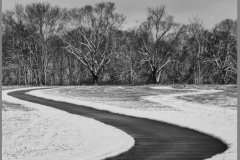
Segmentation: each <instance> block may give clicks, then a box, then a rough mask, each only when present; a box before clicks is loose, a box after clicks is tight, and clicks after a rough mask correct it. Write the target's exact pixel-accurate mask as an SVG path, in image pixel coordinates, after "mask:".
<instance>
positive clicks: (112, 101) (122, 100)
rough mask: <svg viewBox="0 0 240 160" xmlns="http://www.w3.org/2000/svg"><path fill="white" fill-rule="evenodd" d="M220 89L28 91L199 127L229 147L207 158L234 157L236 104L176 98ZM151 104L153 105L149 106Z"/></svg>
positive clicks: (110, 88) (116, 111) (67, 89)
mask: <svg viewBox="0 0 240 160" xmlns="http://www.w3.org/2000/svg"><path fill="white" fill-rule="evenodd" d="M221 92H222V91H221V90H213V89H210V90H209V89H207V90H200V89H184V90H183V89H174V88H171V87H169V86H158V87H152V88H149V87H142V88H141V87H140V88H138V87H100V86H99V87H98V86H91V87H61V88H60V89H51V90H42V91H41V90H37V91H32V92H30V93H29V94H31V95H35V96H39V97H44V98H47V99H53V100H57V101H66V102H69V103H74V104H81V105H86V106H89V107H93V108H96V109H100V110H108V111H111V112H114V113H121V114H125V115H131V116H135V117H144V118H148V119H154V120H159V121H164V122H167V123H171V124H176V125H179V126H184V127H187V128H192V129H195V130H199V131H201V132H203V133H206V134H209V135H212V136H214V137H218V138H219V139H221V140H222V141H224V142H225V143H226V144H228V146H229V148H228V150H227V151H225V152H224V153H222V154H219V155H215V156H213V157H212V158H210V159H212V160H236V159H237V107H222V106H216V105H214V104H211V103H210V104H207V105H206V104H201V103H196V102H189V101H185V100H183V99H179V98H177V97H184V96H192V95H200V94H205V95H211V94H216V93H221ZM49 95H51V96H49ZM151 105H152V106H153V107H149V106H151ZM225 105H226V104H225ZM231 105H232V104H231Z"/></svg>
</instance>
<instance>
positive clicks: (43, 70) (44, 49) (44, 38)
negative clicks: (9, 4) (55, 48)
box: [26, 3, 61, 85]
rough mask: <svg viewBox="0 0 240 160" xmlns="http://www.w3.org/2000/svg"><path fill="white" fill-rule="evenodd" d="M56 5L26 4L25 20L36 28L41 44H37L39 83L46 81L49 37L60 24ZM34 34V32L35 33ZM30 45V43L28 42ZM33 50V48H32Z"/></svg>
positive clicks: (59, 13)
mask: <svg viewBox="0 0 240 160" xmlns="http://www.w3.org/2000/svg"><path fill="white" fill-rule="evenodd" d="M60 11H61V10H60V8H59V7H58V6H54V7H51V5H50V4H49V3H31V4H29V5H27V6H26V20H27V22H28V25H29V26H32V28H35V29H36V33H37V34H38V35H39V37H37V39H38V40H40V43H41V45H40V46H38V47H39V49H38V51H39V52H38V53H33V54H40V56H39V58H40V59H39V60H38V62H39V66H38V69H37V74H38V78H39V82H40V85H42V84H45V85H46V83H47V69H48V64H49V60H50V56H51V54H50V53H51V47H49V44H50V43H49V39H50V38H51V37H52V36H53V35H55V34H57V31H58V29H59V26H60V19H61V12H60ZM35 35H36V34H35ZM28 46H30V44H28ZM32 51H33V50H32Z"/></svg>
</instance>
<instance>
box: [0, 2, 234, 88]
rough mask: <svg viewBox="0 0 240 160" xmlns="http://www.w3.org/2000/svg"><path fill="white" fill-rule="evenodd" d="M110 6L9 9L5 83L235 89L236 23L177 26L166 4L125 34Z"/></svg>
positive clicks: (119, 16)
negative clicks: (224, 86) (222, 86)
mask: <svg viewBox="0 0 240 160" xmlns="http://www.w3.org/2000/svg"><path fill="white" fill-rule="evenodd" d="M125 20H126V17H125V16H124V15H122V14H119V13H116V6H115V4H114V3H112V2H102V3H98V4H96V5H94V6H91V5H86V6H83V7H80V8H72V9H66V8H59V7H58V6H51V5H50V4H49V3H31V4H28V5H25V6H23V5H20V4H16V5H15V7H14V8H13V9H11V10H6V11H4V12H3V24H2V28H3V34H2V75H3V76H2V84H3V85H84V84H114V85H118V84H131V85H138V84H151V83H152V84H157V83H161V84H173V83H174V84H176V83H178V84H230V83H231V84H234V83H236V82H237V40H236V38H237V20H231V19H226V20H223V21H221V22H219V23H218V24H216V25H215V27H214V28H212V29H211V30H207V29H205V28H204V22H203V21H202V19H201V18H200V17H199V16H194V17H189V24H179V23H176V22H175V21H174V17H173V16H171V15H170V14H169V13H167V8H166V6H165V5H161V6H157V7H154V8H152V7H148V8H147V9H146V19H145V21H143V22H139V23H138V24H137V25H136V26H135V27H134V28H131V29H128V30H123V29H122V25H123V23H125Z"/></svg>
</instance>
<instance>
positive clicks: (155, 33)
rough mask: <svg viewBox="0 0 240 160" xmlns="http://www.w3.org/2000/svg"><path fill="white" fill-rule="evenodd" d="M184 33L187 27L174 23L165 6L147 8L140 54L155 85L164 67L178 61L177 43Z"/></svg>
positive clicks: (140, 30)
mask: <svg viewBox="0 0 240 160" xmlns="http://www.w3.org/2000/svg"><path fill="white" fill-rule="evenodd" d="M184 31H185V26H183V25H180V24H177V23H175V22H174V21H173V16H170V15H168V14H167V12H166V6H165V5H161V6H158V7H156V8H150V7H149V8H147V20H146V21H145V22H143V23H142V24H141V25H140V28H139V33H140V34H139V35H140V39H141V43H140V48H139V53H141V54H142V56H143V59H142V62H146V63H147V64H148V65H149V66H150V69H151V74H152V82H153V83H154V84H155V83H159V80H160V76H161V73H162V71H163V69H164V67H165V66H167V65H168V64H169V63H170V62H173V61H175V60H176V59H174V56H176V55H177V54H178V51H177V50H176V49H177V44H178V43H177V42H178V41H179V39H180V37H181V34H182V33H183V32H184Z"/></svg>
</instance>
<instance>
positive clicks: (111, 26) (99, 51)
mask: <svg viewBox="0 0 240 160" xmlns="http://www.w3.org/2000/svg"><path fill="white" fill-rule="evenodd" d="M115 9H116V7H115V4H114V3H112V2H106V3H105V2H102V3H98V4H96V5H95V7H93V6H90V5H87V6H85V7H83V8H73V9H71V10H69V11H67V12H66V14H65V17H64V19H65V23H64V24H65V26H66V30H65V33H64V34H63V35H62V40H63V41H64V43H65V44H66V46H65V48H66V50H67V51H68V52H69V53H71V54H73V55H75V56H76V58H77V59H78V60H79V61H80V62H81V63H82V64H84V66H85V67H86V68H87V69H88V70H89V71H90V73H91V76H92V79H93V83H94V84H97V83H98V78H99V75H100V74H101V71H102V69H103V68H104V66H105V65H106V64H108V63H109V62H110V57H111V56H112V54H113V53H114V50H115V45H116V44H115V40H114V39H115V37H114V36H115V34H116V32H117V30H118V29H119V28H120V27H121V25H122V23H123V22H124V20H125V18H124V17H123V15H120V14H117V13H114V11H115Z"/></svg>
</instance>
